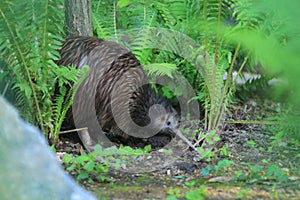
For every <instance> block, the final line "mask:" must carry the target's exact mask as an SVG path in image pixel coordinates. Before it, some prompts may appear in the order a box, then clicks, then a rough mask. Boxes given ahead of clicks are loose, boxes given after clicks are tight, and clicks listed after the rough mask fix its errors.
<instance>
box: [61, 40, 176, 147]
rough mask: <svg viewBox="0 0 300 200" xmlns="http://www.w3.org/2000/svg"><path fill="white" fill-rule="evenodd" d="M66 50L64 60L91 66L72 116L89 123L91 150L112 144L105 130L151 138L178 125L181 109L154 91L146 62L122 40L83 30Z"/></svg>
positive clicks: (85, 134) (84, 134) (85, 136)
mask: <svg viewBox="0 0 300 200" xmlns="http://www.w3.org/2000/svg"><path fill="white" fill-rule="evenodd" d="M60 53H61V59H60V60H59V61H58V62H57V64H58V65H61V66H69V65H75V66H76V67H77V68H82V67H83V66H84V65H88V66H89V68H90V72H89V75H88V77H87V78H86V79H85V80H84V82H83V83H82V84H81V86H80V87H79V89H78V91H77V93H76V95H75V98H74V102H73V105H72V109H71V110H70V111H69V114H68V115H67V119H66V121H70V118H73V119H74V122H75V125H76V128H82V127H87V128H88V130H83V131H79V136H80V138H81V140H82V142H83V144H84V146H85V148H86V149H88V150H89V151H91V150H93V147H94V145H95V144H97V143H101V142H102V145H104V146H110V144H109V142H108V140H107V138H106V137H105V136H104V135H103V132H104V133H107V134H108V133H109V134H110V135H111V134H113V135H122V136H123V137H125V138H126V137H127V136H128V135H131V136H134V137H139V138H148V137H151V136H153V135H154V134H156V133H158V132H166V133H174V131H176V130H177V128H178V125H179V117H178V114H177V112H176V111H175V109H174V108H173V107H172V106H171V105H170V103H169V102H168V101H167V100H166V99H165V98H162V97H160V96H158V95H157V94H156V93H155V92H154V91H153V89H152V88H151V87H150V86H149V84H148V81H147V77H146V75H145V73H144V71H143V68H142V66H141V64H140V62H139V61H138V60H137V59H136V57H135V56H134V55H133V54H132V53H131V52H130V51H129V50H128V49H126V48H125V47H123V46H122V45H120V44H118V43H115V42H112V41H106V40H102V39H98V38H93V37H81V36H78V37H71V38H68V39H67V40H66V42H65V43H64V44H63V46H62V48H61V50H60Z"/></svg>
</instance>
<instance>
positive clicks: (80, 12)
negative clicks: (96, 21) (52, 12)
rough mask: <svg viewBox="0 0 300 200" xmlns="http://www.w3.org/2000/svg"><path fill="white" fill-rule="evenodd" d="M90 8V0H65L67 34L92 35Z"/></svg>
mask: <svg viewBox="0 0 300 200" xmlns="http://www.w3.org/2000/svg"><path fill="white" fill-rule="evenodd" d="M91 10H92V5H91V0H65V15H66V23H67V35H68V36H72V35H78V36H79V35H80V36H93V28H92V11H91Z"/></svg>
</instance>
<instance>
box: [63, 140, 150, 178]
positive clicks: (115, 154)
mask: <svg viewBox="0 0 300 200" xmlns="http://www.w3.org/2000/svg"><path fill="white" fill-rule="evenodd" d="M150 151H151V146H150V145H148V146H145V147H144V148H143V149H132V148H131V147H129V146H122V145H121V146H120V147H119V148H116V147H111V148H106V149H102V147H101V146H100V145H96V146H95V149H94V151H93V152H91V153H89V154H82V155H80V156H77V157H72V156H71V155H70V154H66V155H65V156H64V158H63V160H62V162H63V163H64V164H65V165H67V168H66V169H67V170H68V171H72V172H74V173H75V174H76V177H77V179H78V180H79V181H80V180H88V182H90V183H92V182H93V181H94V180H97V181H100V182H103V181H109V180H110V179H109V178H108V177H107V176H106V175H107V172H108V168H109V167H114V168H115V169H121V167H122V166H125V165H128V166H130V164H131V162H132V160H136V159H137V158H138V157H139V156H144V155H146V154H147V153H149V152H150Z"/></svg>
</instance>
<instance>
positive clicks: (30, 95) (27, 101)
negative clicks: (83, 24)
mask: <svg viewBox="0 0 300 200" xmlns="http://www.w3.org/2000/svg"><path fill="white" fill-rule="evenodd" d="M62 8H63V1H62V0H54V1H49V0H46V1H20V0H10V1H1V2H0V18H1V20H0V59H1V60H2V61H3V63H4V64H3V65H1V66H0V70H1V71H0V74H1V78H2V80H1V82H2V85H3V86H4V87H5V89H3V90H2V91H1V92H3V93H2V94H3V95H4V96H5V94H8V93H7V91H8V92H11V93H14V97H15V98H16V99H15V100H14V102H13V103H14V104H15V106H16V107H17V108H18V110H19V111H20V114H21V115H22V117H24V118H25V119H26V120H27V121H29V122H31V123H33V124H34V125H36V126H38V127H39V128H40V129H41V130H42V131H43V132H44V134H45V135H46V137H47V138H48V139H51V140H52V141H53V142H55V141H56V140H57V138H58V133H59V131H60V126H61V122H62V119H63V118H64V115H65V113H66V110H67V109H68V108H69V107H68V106H70V103H71V102H72V100H71V97H72V93H73V89H72V88H73V86H71V84H70V83H71V82H72V83H73V82H76V81H77V79H78V76H79V75H80V73H79V71H78V70H76V69H74V68H61V67H58V66H57V65H56V64H55V60H58V59H59V53H58V49H59V48H60V46H61V42H62V41H63V40H64V39H63V35H64V30H63V28H64V23H62V22H63V21H64V10H63V9H62ZM4 81H6V82H4ZM56 83H57V84H58V85H60V86H61V87H60V89H59V91H58V92H57V93H56V94H55V86H56ZM66 87H70V88H71V89H69V90H67V89H66ZM75 87H76V84H75Z"/></svg>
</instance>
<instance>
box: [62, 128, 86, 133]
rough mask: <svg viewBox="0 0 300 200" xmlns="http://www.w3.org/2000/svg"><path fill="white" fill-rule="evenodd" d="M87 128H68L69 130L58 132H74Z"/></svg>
mask: <svg viewBox="0 0 300 200" xmlns="http://www.w3.org/2000/svg"><path fill="white" fill-rule="evenodd" d="M87 129H88V128H87V127H84V128H76V129H70V130H67V131H60V132H59V133H58V134H65V133H72V132H77V131H83V130H87Z"/></svg>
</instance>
